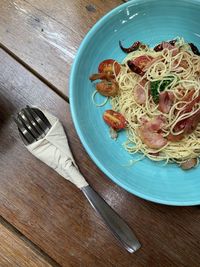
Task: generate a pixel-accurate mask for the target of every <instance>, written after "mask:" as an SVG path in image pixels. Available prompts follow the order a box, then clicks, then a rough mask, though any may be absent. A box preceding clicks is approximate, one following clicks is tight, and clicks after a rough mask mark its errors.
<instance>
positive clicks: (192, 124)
mask: <svg viewBox="0 0 200 267" xmlns="http://www.w3.org/2000/svg"><path fill="white" fill-rule="evenodd" d="M199 122H200V110H199V111H197V112H196V113H195V114H194V115H192V116H191V117H189V118H186V119H183V120H181V121H179V122H178V123H177V124H176V125H175V127H174V131H175V132H179V131H181V130H183V132H182V133H181V134H178V135H173V134H169V135H168V137H167V139H168V140H169V141H172V142H177V141H180V140H182V139H183V138H184V136H185V135H187V134H191V133H192V132H193V131H194V130H195V129H196V128H197V126H198V124H199Z"/></svg>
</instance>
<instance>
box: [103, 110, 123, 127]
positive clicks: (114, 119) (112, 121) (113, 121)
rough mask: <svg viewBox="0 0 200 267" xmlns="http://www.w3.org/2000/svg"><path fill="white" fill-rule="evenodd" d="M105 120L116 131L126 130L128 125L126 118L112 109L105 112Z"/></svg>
mask: <svg viewBox="0 0 200 267" xmlns="http://www.w3.org/2000/svg"><path fill="white" fill-rule="evenodd" d="M103 119H104V121H105V122H106V123H107V124H108V125H109V126H110V127H111V128H113V129H114V130H115V131H119V130H121V129H124V128H125V127H126V125H127V121H126V119H125V118H124V116H123V115H122V114H121V113H119V112H116V111H114V110H112V109H109V110H106V111H105V112H104V114H103Z"/></svg>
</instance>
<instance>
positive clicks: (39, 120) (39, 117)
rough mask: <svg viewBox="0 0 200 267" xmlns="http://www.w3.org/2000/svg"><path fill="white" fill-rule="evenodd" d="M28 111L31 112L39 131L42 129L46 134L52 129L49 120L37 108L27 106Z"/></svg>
mask: <svg viewBox="0 0 200 267" xmlns="http://www.w3.org/2000/svg"><path fill="white" fill-rule="evenodd" d="M26 109H27V110H28V111H29V113H30V114H31V116H32V117H33V119H34V120H35V122H36V125H37V126H38V129H39V128H40V129H41V130H42V132H43V133H44V134H45V133H46V132H47V131H48V130H49V129H50V128H51V124H50V123H49V121H48V120H47V118H46V117H45V116H44V115H43V113H42V112H40V111H39V110H38V109H36V108H30V107H29V106H26Z"/></svg>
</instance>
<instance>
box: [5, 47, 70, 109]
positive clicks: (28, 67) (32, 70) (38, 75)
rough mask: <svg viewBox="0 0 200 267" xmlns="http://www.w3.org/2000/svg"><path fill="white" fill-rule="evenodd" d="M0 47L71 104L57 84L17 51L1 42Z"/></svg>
mask: <svg viewBox="0 0 200 267" xmlns="http://www.w3.org/2000/svg"><path fill="white" fill-rule="evenodd" d="M0 48H1V49H3V50H4V51H5V52H6V53H7V54H9V55H10V56H11V57H12V58H13V59H14V60H15V61H17V62H18V63H19V64H21V65H22V66H23V67H24V68H26V69H27V70H28V71H30V72H31V73H32V74H33V75H34V76H36V77H37V78H38V79H39V80H40V81H41V82H43V83H44V84H46V85H47V86H48V87H49V88H51V89H52V90H53V91H54V92H55V93H56V94H58V95H59V96H60V97H61V98H63V99H64V100H65V101H66V102H67V103H68V104H69V97H68V96H66V95H65V94H63V93H62V92H61V90H59V89H58V88H57V87H56V86H55V85H53V84H52V83H51V82H49V81H48V80H47V79H45V78H44V77H43V76H42V75H41V74H40V73H38V72H37V71H36V70H34V69H33V68H31V67H30V66H29V65H28V64H27V63H26V62H24V61H23V60H22V59H21V58H19V57H18V56H17V55H16V54H15V53H13V52H12V51H11V50H10V49H8V48H7V47H6V46H5V45H3V44H2V43H0Z"/></svg>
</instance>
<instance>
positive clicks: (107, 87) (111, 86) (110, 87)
mask: <svg viewBox="0 0 200 267" xmlns="http://www.w3.org/2000/svg"><path fill="white" fill-rule="evenodd" d="M96 89H97V91H98V92H99V93H100V94H101V95H103V96H116V95H117V94H118V91H119V86H118V83H117V82H115V81H114V80H113V81H106V80H104V81H102V82H99V83H97V84H96Z"/></svg>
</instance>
